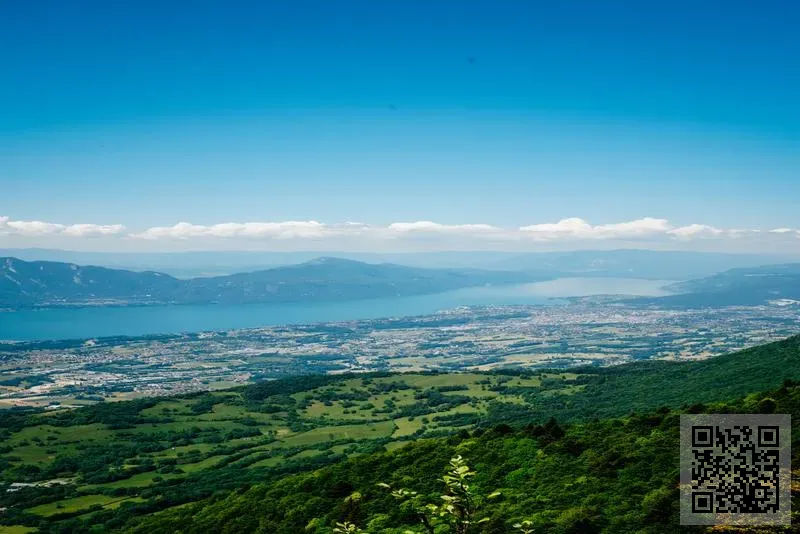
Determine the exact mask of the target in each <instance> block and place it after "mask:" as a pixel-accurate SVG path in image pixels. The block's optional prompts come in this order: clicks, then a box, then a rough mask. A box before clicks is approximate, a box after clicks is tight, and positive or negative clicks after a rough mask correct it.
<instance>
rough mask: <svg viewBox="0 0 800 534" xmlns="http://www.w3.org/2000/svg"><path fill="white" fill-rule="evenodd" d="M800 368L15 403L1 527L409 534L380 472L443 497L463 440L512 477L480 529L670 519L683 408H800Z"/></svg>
mask: <svg viewBox="0 0 800 534" xmlns="http://www.w3.org/2000/svg"><path fill="white" fill-rule="evenodd" d="M798 383H800V338H799V337H794V338H790V339H787V340H785V341H782V342H778V343H773V344H770V345H765V346H761V347H756V348H754V349H750V350H746V351H742V352H739V353H735V354H730V355H727V356H721V357H719V358H715V359H711V360H706V361H702V362H685V363H679V362H642V363H638V364H632V365H623V366H618V367H613V368H606V369H598V368H587V369H578V370H570V372H569V373H565V372H561V371H550V372H537V373H530V372H522V371H511V370H509V371H505V372H495V373H455V374H419V373H412V374H391V373H373V374H364V375H343V376H324V375H317V376H307V377H298V378H293V379H286V380H276V381H271V382H263V383H259V384H254V385H251V386H246V387H242V388H238V389H233V390H227V391H218V392H213V393H202V394H192V395H184V396H177V397H165V398H149V399H141V400H136V401H129V402H118V403H100V404H97V405H94V406H90V407H86V408H80V409H75V410H58V411H55V412H48V411H34V412H15V411H5V412H0V438H2V448H0V508H5V511H4V512H3V513H2V514H0V525H7V526H10V525H16V526H17V527H20V528H21V527H25V528H37V529H39V530H40V531H41V532H117V531H126V530H127V531H134V532H146V531H151V532H178V531H183V532H208V531H210V530H211V531H214V530H217V531H220V532H248V531H251V530H258V529H260V531H261V532H285V533H289V532H304V531H305V532H317V533H320V534H326V533H331V532H332V529H333V528H334V524H335V523H336V522H337V521H340V522H342V521H351V522H352V523H353V524H356V525H358V526H360V527H361V528H365V529H367V531H368V532H398V533H399V532H403V531H404V529H408V528H412V527H413V521H412V519H413V517H412V516H411V515H410V512H409V511H408V509H407V506H406V505H402V504H401V503H398V502H395V501H394V500H393V498H392V497H391V496H390V495H389V494H388V493H387V492H386V491H384V490H381V489H380V488H378V487H377V486H376V485H377V484H378V483H381V482H385V483H387V484H390V485H391V486H392V487H405V488H409V489H410V490H413V491H417V492H419V499H422V500H426V499H430V498H433V496H435V495H436V492H437V491H440V490H441V489H442V488H441V487H438V486H437V485H440V480H438V479H440V477H441V474H442V472H443V469H444V468H445V466H446V465H447V462H448V461H449V460H450V458H452V457H453V456H456V455H461V456H463V457H464V459H465V461H466V462H467V463H468V465H470V466H471V467H472V468H474V469H475V470H476V472H477V473H478V474H477V475H476V477H475V480H474V483H475V488H476V491H480V492H481V493H482V494H486V495H488V494H490V493H491V492H494V491H496V490H499V491H501V495H500V496H499V497H498V498H497V499H493V500H492V501H491V502H488V503H487V505H486V513H487V514H488V515H489V517H490V520H489V522H487V523H484V524H481V526H480V527H479V528H478V527H476V530H475V532H476V533H478V532H480V533H488V532H508V531H509V530H508V528H509V525H510V524H513V522H518V521H522V520H526V519H527V520H531V521H533V522H534V523H535V524H537V525H539V527H537V528H539V529H540V530H539V531H541V532H550V531H553V532H593V531H602V532H625V531H630V532H668V531H670V530H664V529H665V528H667V529H669V528H674V526H675V515H674V514H675V506H676V502H677V501H676V500H675V488H674V485H675V483H676V480H677V479H676V477H677V469H678V466H677V448H676V447H677V441H676V440H677V426H676V424H677V423H676V422H677V420H678V412H680V411H691V412H703V411H709V410H711V411H734V412H737V411H743V412H751V411H776V412H779V413H792V414H793V415H795V416H797V417H800V413H798V410H797V407H798V405H797V402H798V400H799V399H800V389H798V387H797V384H798ZM759 392H762V393H759ZM767 399H772V400H767ZM632 412H633V413H632ZM8 490H11V491H8ZM626 525H630V527H626ZM306 527H308V530H305V529H306ZM626 528H628V530H625V529H626ZM392 529H395V530H392ZM504 529H505V530H504ZM542 529H544V530H542ZM443 532H447V531H446V530H445V531H443Z"/></svg>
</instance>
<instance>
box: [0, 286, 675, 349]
mask: <svg viewBox="0 0 800 534" xmlns="http://www.w3.org/2000/svg"><path fill="white" fill-rule="evenodd" d="M668 283H671V282H670V281H666V280H643V279H637V278H581V277H571V278H559V279H556V280H550V281H547V282H537V283H532V284H513V285H502V286H481V287H470V288H464V289H458V290H455V291H447V292H444V293H435V294H431V295H418V296H413V297H393V298H379V299H364V300H351V301H337V302H294V303H277V304H239V305H217V304H214V305H185V306H142V307H134V306H131V307H87V308H58V309H41V310H22V311H11V312H0V340H11V341H32V340H47V339H83V338H95V337H104V336H142V335H149V334H170V333H179V332H199V331H209V330H231V329H240V328H254V327H259V326H274V325H282V324H307V323H317V322H330V321H350V320H358V319H377V318H383V317H401V316H410V315H424V314H429V313H435V312H438V311H442V310H447V309H452V308H455V307H458V306H487V305H503V304H507V305H520V304H533V305H537V304H539V305H544V304H553V300H552V299H558V298H560V297H577V296H588V295H604V294H606V295H607V294H615V295H618V294H619V295H636V296H659V295H664V294H666V291H664V290H663V289H662V287H663V286H664V285H666V284H668Z"/></svg>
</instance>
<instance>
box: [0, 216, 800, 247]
mask: <svg viewBox="0 0 800 534" xmlns="http://www.w3.org/2000/svg"><path fill="white" fill-rule="evenodd" d="M758 235H766V236H772V237H780V238H784V239H786V238H788V239H791V240H792V241H791V242H792V243H795V242H796V241H795V240H796V239H800V229H796V228H788V227H782V228H772V229H739V228H737V229H726V228H717V227H715V226H710V225H706V224H698V223H694V224H689V225H683V226H675V225H672V224H670V222H669V221H668V220H666V219H659V218H653V217H643V218H640V219H635V220H631V221H623V222H618V223H607V224H597V225H595V224H591V223H590V222H588V221H586V220H585V219H581V218H578V217H572V218H566V219H561V220H559V221H557V222H555V223H538V224H531V225H527V226H520V227H517V228H504V227H500V226H495V225H491V224H441V223H436V222H433V221H415V222H395V223H391V224H388V225H370V224H365V223H358V222H345V223H333V224H330V223H321V222H318V221H313V220H310V221H281V222H244V223H236V222H226V223H219V224H213V225H201V224H193V223H189V222H178V223H176V224H174V225H172V226H154V227H150V228H146V229H143V230H140V231H131V230H129V229H128V228H127V227H126V226H124V225H122V224H90V223H82V224H61V223H52V222H43V221H36V220H12V219H11V218H9V217H2V216H0V236H21V237H28V238H36V237H45V236H48V237H62V236H63V237H65V238H70V239H75V238H100V237H105V238H116V239H123V240H136V241H188V240H197V239H205V240H209V239H210V240H235V239H238V240H256V241H259V240H261V241H269V240H279V241H287V240H326V239H333V238H349V239H365V240H383V241H390V242H391V241H397V240H420V239H424V240H427V241H430V240H432V239H433V240H435V239H443V240H448V239H455V238H458V239H461V240H464V239H467V240H470V241H476V242H481V241H483V242H496V243H502V242H516V243H525V242H530V243H559V242H591V241H614V240H622V241H665V240H666V241H676V242H681V241H683V242H685V241H695V240H709V239H715V240H725V239H740V238H742V237H746V236H758Z"/></svg>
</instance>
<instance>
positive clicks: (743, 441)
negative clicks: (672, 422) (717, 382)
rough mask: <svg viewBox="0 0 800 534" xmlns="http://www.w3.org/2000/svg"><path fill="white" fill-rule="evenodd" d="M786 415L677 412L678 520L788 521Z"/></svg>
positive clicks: (726, 522) (702, 522) (700, 522)
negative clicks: (679, 477)
mask: <svg viewBox="0 0 800 534" xmlns="http://www.w3.org/2000/svg"><path fill="white" fill-rule="evenodd" d="M790 443H791V417H790V416H789V415H772V414H770V415H739V414H703V415H682V416H681V524H682V525H788V524H789V523H790V508H791V499H790V491H791V488H790V480H791V466H790V461H791V451H790Z"/></svg>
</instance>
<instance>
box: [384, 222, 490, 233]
mask: <svg viewBox="0 0 800 534" xmlns="http://www.w3.org/2000/svg"><path fill="white" fill-rule="evenodd" d="M386 230H387V231H388V232H390V233H395V234H411V233H433V234H464V235H474V234H488V233H495V232H498V233H499V232H502V231H503V230H502V229H501V228H498V227H497V226H492V225H490V224H439V223H435V222H432V221H416V222H396V223H392V224H390V225H389V226H388V227H387V228H386Z"/></svg>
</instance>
